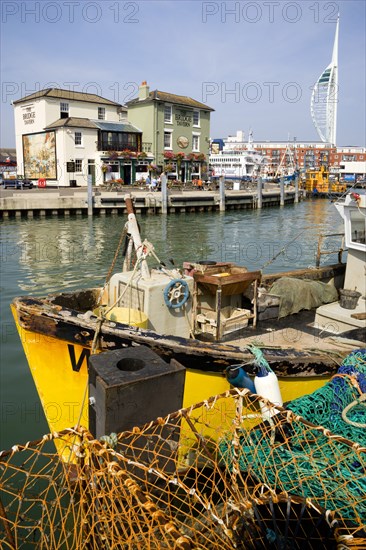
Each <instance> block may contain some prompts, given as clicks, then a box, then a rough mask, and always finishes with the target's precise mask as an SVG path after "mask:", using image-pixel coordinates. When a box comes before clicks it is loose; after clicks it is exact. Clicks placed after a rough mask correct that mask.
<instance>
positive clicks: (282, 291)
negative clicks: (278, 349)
mask: <svg viewBox="0 0 366 550" xmlns="http://www.w3.org/2000/svg"><path fill="white" fill-rule="evenodd" d="M270 293H271V294H274V295H275V296H279V297H280V311H279V315H278V316H279V318H281V317H287V315H292V314H293V313H298V312H299V311H301V310H302V309H313V308H316V307H319V306H321V305H323V304H328V303H329V302H336V301H337V300H338V291H337V289H336V288H335V286H334V285H333V284H327V283H322V282H320V281H311V280H308V279H296V278H294V277H281V278H280V279H278V280H277V281H275V282H274V283H273V285H272V286H271V289H270Z"/></svg>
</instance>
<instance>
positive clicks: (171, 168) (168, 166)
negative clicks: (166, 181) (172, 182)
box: [165, 163, 174, 172]
mask: <svg viewBox="0 0 366 550" xmlns="http://www.w3.org/2000/svg"><path fill="white" fill-rule="evenodd" d="M165 171H166V172H173V171H174V166H173V165H172V164H171V163H169V164H166V165H165Z"/></svg>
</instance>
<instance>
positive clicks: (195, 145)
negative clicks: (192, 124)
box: [192, 136, 200, 152]
mask: <svg viewBox="0 0 366 550" xmlns="http://www.w3.org/2000/svg"><path fill="white" fill-rule="evenodd" d="M199 150H200V136H192V151H195V152H197V151H199Z"/></svg>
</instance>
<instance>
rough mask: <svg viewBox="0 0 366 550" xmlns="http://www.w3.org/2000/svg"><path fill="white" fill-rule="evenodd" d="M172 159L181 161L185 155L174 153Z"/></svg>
mask: <svg viewBox="0 0 366 550" xmlns="http://www.w3.org/2000/svg"><path fill="white" fill-rule="evenodd" d="M174 158H175V160H178V161H182V160H183V159H184V158H185V154H184V153H175V154H174Z"/></svg>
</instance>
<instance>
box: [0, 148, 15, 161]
mask: <svg viewBox="0 0 366 550" xmlns="http://www.w3.org/2000/svg"><path fill="white" fill-rule="evenodd" d="M8 158H9V159H10V162H12V163H14V162H16V161H17V155H16V149H13V148H8V149H0V162H1V164H3V163H6V159H8Z"/></svg>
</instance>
